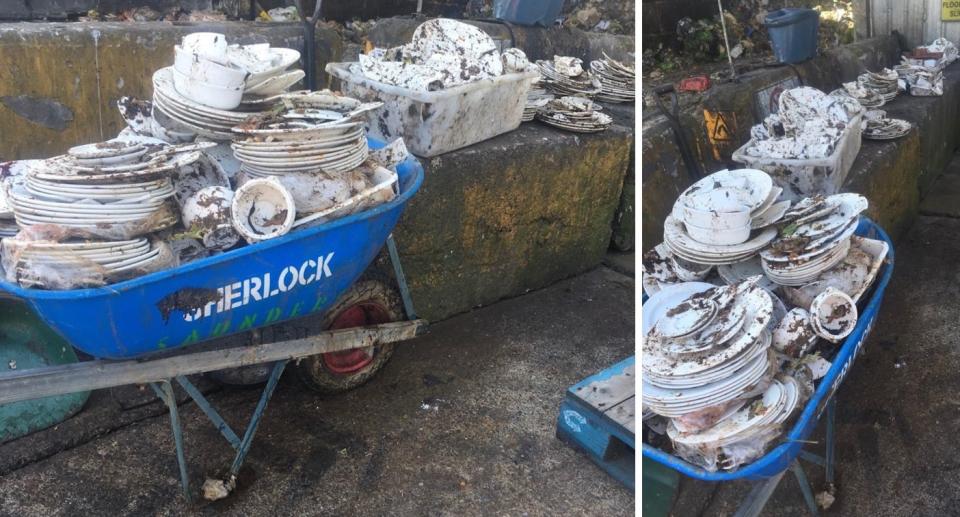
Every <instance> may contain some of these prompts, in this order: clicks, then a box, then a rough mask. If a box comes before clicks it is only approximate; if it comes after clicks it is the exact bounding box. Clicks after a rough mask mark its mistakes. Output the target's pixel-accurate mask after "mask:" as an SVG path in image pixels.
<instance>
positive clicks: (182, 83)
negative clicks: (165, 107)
mask: <svg viewBox="0 0 960 517" xmlns="http://www.w3.org/2000/svg"><path fill="white" fill-rule="evenodd" d="M173 86H174V88H176V89H177V93H179V94H180V95H183V96H184V97H186V98H188V99H190V100H192V101H193V102H196V103H198V104H203V105H204V106H210V107H211V108H217V109H222V110H232V109H234V108H236V107H237V106H239V105H240V100H241V99H242V98H243V85H242V84H241V85H240V86H239V87H237V88H224V87H222V86H215V85H212V84H207V83H204V82H202V81H200V80H198V79H195V78H193V77H190V76H186V75H184V74H182V73H180V72H179V71H178V70H177V69H173Z"/></svg>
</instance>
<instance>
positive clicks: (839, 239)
mask: <svg viewBox="0 0 960 517" xmlns="http://www.w3.org/2000/svg"><path fill="white" fill-rule="evenodd" d="M867 206H868V202H867V199H866V198H865V197H863V196H861V195H858V194H836V195H833V196H828V197H823V196H818V197H814V198H806V199H803V200H801V201H800V202H799V203H797V205H796V206H794V207H793V208H792V209H791V210H790V211H789V212H787V214H786V215H785V216H784V221H785V222H789V223H790V224H789V225H788V226H787V227H785V228H784V230H783V236H781V237H780V238H779V239H777V240H776V241H774V242H773V244H772V245H771V246H770V247H769V248H768V249H766V250H763V251H762V252H761V253H760V258H761V264H762V266H763V271H764V272H765V273H766V275H767V277H769V278H770V279H771V280H773V281H774V282H776V283H778V284H780V285H788V286H798V285H803V284H806V283H808V282H810V281H812V280H814V279H816V278H817V277H818V276H820V273H822V272H824V271H826V270H828V269H830V268H832V267H833V266H835V265H837V264H838V263H840V262H841V261H842V260H843V259H844V257H846V256H847V252H848V251H850V237H851V236H853V233H854V232H855V231H856V229H857V224H858V222H859V215H860V213H861V212H863V211H864V210H866V209H867Z"/></svg>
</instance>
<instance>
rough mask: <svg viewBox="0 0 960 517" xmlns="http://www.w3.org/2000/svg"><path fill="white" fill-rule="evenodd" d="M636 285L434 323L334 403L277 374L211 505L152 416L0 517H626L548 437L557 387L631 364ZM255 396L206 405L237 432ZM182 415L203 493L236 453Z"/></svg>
mask: <svg viewBox="0 0 960 517" xmlns="http://www.w3.org/2000/svg"><path fill="white" fill-rule="evenodd" d="M634 288H635V287H634V282H633V280H632V279H630V278H629V277H626V276H623V275H620V274H618V273H615V272H612V271H610V270H607V269H598V270H595V271H592V272H590V273H588V274H586V275H583V276H580V277H577V278H574V279H571V280H568V281H564V282H562V283H559V284H557V285H555V286H552V287H550V288H548V289H545V290H542V291H538V292H535V293H531V294H529V295H527V296H523V297H520V298H517V299H514V300H510V301H506V302H503V303H499V304H497V305H495V306H492V307H487V308H484V309H481V310H478V311H474V312H471V313H470V314H466V315H463V316H460V317H457V318H453V319H451V320H449V321H446V322H442V323H440V324H437V325H434V326H433V327H432V328H431V333H430V334H429V335H427V336H425V337H423V338H420V339H417V340H415V341H412V342H410V343H408V344H403V345H399V348H398V349H397V352H396V354H395V355H394V357H393V359H392V360H391V362H390V363H388V364H387V366H386V367H385V369H384V371H383V372H382V373H381V374H380V375H378V376H377V377H376V378H374V380H373V381H372V382H370V383H369V384H367V385H365V386H363V387H361V388H360V389H357V390H355V391H353V392H350V393H348V394H345V395H342V396H338V397H333V398H328V399H319V398H317V397H316V396H315V395H314V394H313V393H311V392H309V391H307V390H305V389H303V388H301V387H300V386H299V385H298V384H297V383H295V382H292V381H293V379H291V378H289V377H292V376H290V375H286V376H285V377H284V379H283V380H281V383H280V386H279V387H278V389H277V392H276V393H275V394H274V397H273V399H272V401H271V403H270V406H269V407H268V408H267V411H266V415H265V419H264V421H263V423H262V424H261V426H260V431H259V433H258V435H257V438H256V440H255V441H254V444H253V448H252V450H251V453H250V456H249V459H248V460H247V464H248V465H249V467H250V470H248V471H245V474H244V475H243V476H241V479H242V480H243V483H242V485H243V486H241V488H240V489H239V491H238V492H237V493H236V494H234V495H233V496H231V497H230V498H229V499H227V500H225V501H222V502H220V503H215V504H211V505H207V506H200V507H190V506H187V505H186V504H184V502H183V501H182V500H181V499H180V492H179V486H178V481H177V470H176V460H175V458H174V454H173V441H172V437H171V435H170V432H169V426H168V421H167V419H166V417H162V416H161V417H157V418H151V419H148V420H143V421H140V422H138V423H135V424H132V425H127V426H123V427H121V426H116V427H114V428H113V429H112V430H110V431H109V432H106V433H105V434H104V435H103V436H100V437H98V438H95V439H91V440H89V441H87V442H86V443H80V444H75V446H74V447H73V448H71V449H69V450H65V451H63V452H60V453H58V454H55V455H53V456H51V457H49V458H47V459H44V460H42V461H39V462H36V463H33V464H31V465H28V466H25V467H23V468H20V469H18V470H16V471H14V472H11V473H8V474H6V475H4V476H2V477H0V514H2V515H17V516H24V517H31V516H35V515H36V516H39V515H143V514H149V515H209V514H218V515H219V514H226V515H525V514H526V515H560V514H574V515H610V516H615V515H632V514H633V509H634V499H633V494H632V493H631V492H630V491H628V490H627V489H625V488H623V487H622V486H620V485H619V484H617V483H616V482H615V481H613V479H612V478H610V477H608V476H607V475H606V474H605V473H604V472H603V471H601V470H600V469H599V468H597V467H596V466H594V465H593V464H592V463H591V462H590V460H588V459H587V458H586V457H585V456H584V455H582V454H580V453H579V452H577V451H575V450H573V449H571V448H569V447H568V446H566V445H565V444H563V443H562V442H560V441H559V440H558V439H556V438H555V437H554V431H555V425H556V423H555V422H556V416H557V411H558V408H559V404H560V401H561V399H562V397H563V391H564V389H565V388H566V387H567V386H569V385H570V384H572V383H574V382H576V381H578V380H580V379H582V378H583V377H585V376H587V375H590V374H592V373H594V372H596V371H599V370H600V369H602V368H604V367H606V366H608V365H610V364H612V363H614V362H616V361H619V360H621V359H623V358H624V357H627V356H629V355H631V354H633V353H634V352H633V351H634V330H633V329H634V310H635V307H634ZM257 396H258V394H257V392H256V391H253V390H224V391H220V392H216V393H214V394H212V395H210V398H211V399H212V402H213V403H214V404H215V405H216V406H217V407H218V408H221V409H222V412H223V414H224V416H225V418H226V420H227V421H228V422H230V423H231V425H233V426H234V428H235V429H236V428H237V427H240V426H241V425H242V423H243V422H246V419H247V416H248V415H249V412H250V411H251V410H252V408H253V406H254V405H255V403H256V398H257ZM424 406H428V407H429V409H424ZM434 408H436V409H434ZM181 415H182V417H183V420H184V426H185V438H186V452H187V455H188V457H189V458H190V462H191V470H190V473H191V480H192V482H193V483H194V484H195V485H194V486H198V485H199V483H201V482H202V481H203V478H204V476H205V475H207V474H213V473H215V472H217V471H218V470H220V469H221V468H222V467H224V466H225V465H226V464H228V463H229V461H230V459H231V458H232V454H231V451H230V450H229V447H228V446H227V445H226V442H224V441H223V440H222V438H220V436H219V435H218V433H217V431H216V430H215V429H214V428H213V427H212V426H211V425H210V424H209V422H207V421H206V420H204V419H203V418H202V415H201V414H200V411H198V409H197V408H196V406H194V405H192V404H190V405H187V406H185V407H183V408H181ZM59 432H62V431H61V430H55V431H54V430H51V431H46V432H45V433H47V434H48V435H52V434H57V433H59Z"/></svg>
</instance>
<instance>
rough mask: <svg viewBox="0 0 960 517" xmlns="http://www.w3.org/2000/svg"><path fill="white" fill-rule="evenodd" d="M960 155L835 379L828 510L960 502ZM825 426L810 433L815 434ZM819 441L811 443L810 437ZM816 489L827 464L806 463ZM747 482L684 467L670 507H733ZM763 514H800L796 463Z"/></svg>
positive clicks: (905, 242) (888, 512) (895, 510)
mask: <svg viewBox="0 0 960 517" xmlns="http://www.w3.org/2000/svg"><path fill="white" fill-rule="evenodd" d="M958 236H960V160H958V159H957V158H955V159H954V160H953V163H951V165H950V167H948V169H947V172H946V173H945V174H944V175H943V176H941V177H940V178H939V179H938V180H937V183H936V185H935V186H934V187H933V189H932V190H931V194H930V196H929V197H928V198H927V199H926V200H925V201H924V203H923V205H922V206H921V215H920V217H919V218H918V219H917V220H916V221H915V222H914V224H913V226H912V228H911V229H910V230H909V231H908V232H906V235H905V237H904V238H902V239H901V240H900V241H899V242H898V243H897V249H896V266H895V269H894V274H893V280H892V281H891V283H890V285H889V287H888V288H887V292H886V296H885V300H884V304H883V307H882V309H881V313H880V315H879V318H878V320H877V323H876V326H875V327H874V329H873V332H872V334H871V336H870V338H869V340H868V342H867V345H866V348H865V349H864V352H865V353H864V354H863V355H862V356H860V357H859V358H858V360H857V362H856V364H855V366H854V368H853V370H852V371H851V373H850V375H849V377H848V378H847V380H846V381H845V382H844V385H843V386H842V387H841V388H840V390H839V391H838V413H837V440H838V441H837V455H838V464H837V472H838V484H837V494H836V495H837V498H836V502H835V503H834V505H833V506H832V507H831V508H830V509H829V510H828V511H827V512H825V513H826V514H827V515H850V516H861V515H870V516H878V517H879V516H927V515H931V516H933V515H958V514H960V510H958V508H960V474H958V472H960V447H958V446H957V437H958V436H960V400H958V397H957V394H958V393H960V375H958V374H957V372H958V371H960V338H958V336H960V303H958V300H960V269H958V267H957V264H958V257H960V239H958V238H957V237H958ZM819 431H820V432H821V434H820V435H819V436H818V437H817V438H816V439H818V440H822V429H820V430H819ZM813 447H814V450H816V446H813ZM804 468H805V469H806V472H807V475H808V476H809V477H810V478H811V481H812V482H813V483H814V491H815V492H819V491H822V490H823V488H824V486H823V482H824V476H823V471H822V469H819V468H816V467H813V466H811V465H809V464H804ZM748 488H749V487H748V486H747V485H746V484H745V483H731V484H723V485H716V484H707V483H701V482H695V481H691V480H687V479H684V480H682V482H681V489H680V493H679V495H678V498H677V500H676V503H675V505H674V511H673V514H674V515H677V516H683V517H687V516H699V515H710V516H713V515H730V514H732V512H733V510H734V509H735V508H736V505H737V503H738V502H739V501H740V500H741V498H742V497H743V496H744V495H745V493H746V491H747V490H748ZM763 515H765V516H793V515H806V513H805V510H804V506H803V499H802V497H801V495H800V491H799V490H798V489H797V484H796V481H795V480H794V478H793V476H792V474H789V473H788V474H787V475H786V476H784V478H783V480H782V481H781V483H780V485H779V487H778V488H777V490H776V492H775V493H774V495H773V497H772V498H771V499H770V502H769V503H768V504H767V507H766V511H765V512H764V514H763Z"/></svg>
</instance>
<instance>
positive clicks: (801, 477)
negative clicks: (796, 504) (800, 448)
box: [790, 460, 820, 517]
mask: <svg viewBox="0 0 960 517" xmlns="http://www.w3.org/2000/svg"><path fill="white" fill-rule="evenodd" d="M790 470H792V471H793V475H795V476H796V477H797V484H799V485H800V491H801V492H803V500H804V501H806V503H807V509H808V510H810V515H813V516H814V517H816V516H817V515H820V513H819V512H818V511H817V502H816V500H815V499H814V498H813V490H812V489H811V488H810V483H809V482H808V481H807V475H806V474H805V473H804V472H803V467H802V466H801V465H800V462H799V461H797V460H794V461H793V463H791V464H790Z"/></svg>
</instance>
